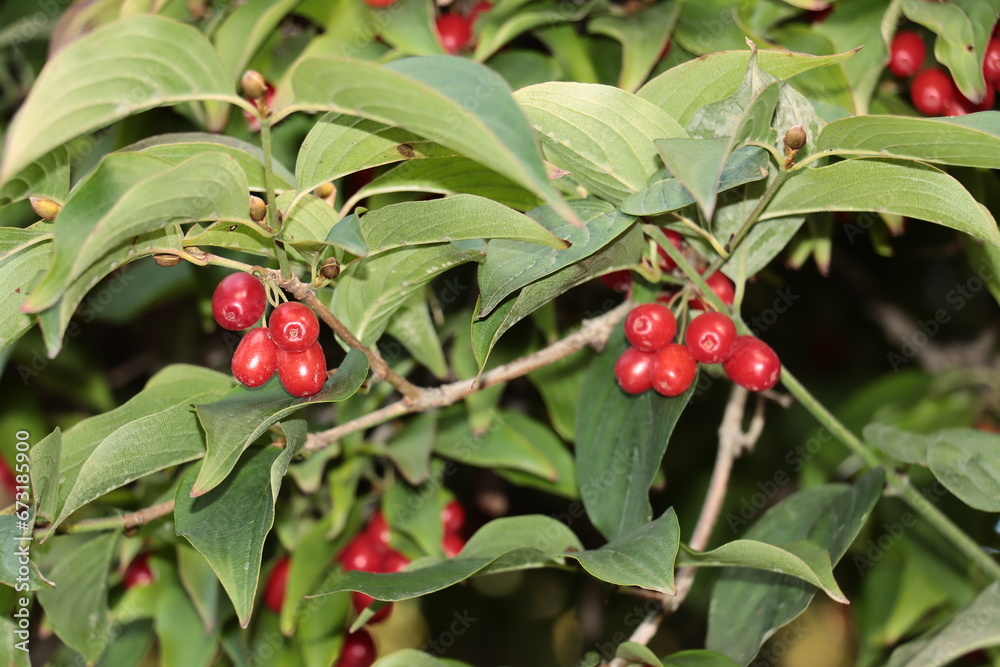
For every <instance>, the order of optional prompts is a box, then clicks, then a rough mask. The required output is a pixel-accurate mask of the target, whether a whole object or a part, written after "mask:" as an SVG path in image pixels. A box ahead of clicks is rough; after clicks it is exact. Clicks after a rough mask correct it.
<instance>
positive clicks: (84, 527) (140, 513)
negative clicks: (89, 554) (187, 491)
mask: <svg viewBox="0 0 1000 667" xmlns="http://www.w3.org/2000/svg"><path fill="white" fill-rule="evenodd" d="M173 511H174V501H173V499H171V500H167V501H164V502H162V503H160V504H159V505H153V506H152V507H146V508H143V509H141V510H136V511H135V512H129V513H128V514H120V515H118V516H109V517H103V518H100V519H84V520H83V521H77V522H76V523H68V524H66V525H64V526H62V528H61V532H64V533H93V532H98V531H102V530H111V529H117V528H124V529H125V530H128V529H129V528H138V527H139V526H142V525H145V524H147V523H149V522H150V521H152V520H153V519H159V518H160V517H161V516H166V515H168V514H170V513H171V512H173Z"/></svg>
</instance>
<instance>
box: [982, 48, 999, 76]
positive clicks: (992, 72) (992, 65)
mask: <svg viewBox="0 0 1000 667" xmlns="http://www.w3.org/2000/svg"><path fill="white" fill-rule="evenodd" d="M983 78H984V79H986V83H987V84H990V83H994V84H1000V39H997V38H996V37H994V38H993V39H991V40H990V42H989V44H987V45H986V56H985V57H984V58H983Z"/></svg>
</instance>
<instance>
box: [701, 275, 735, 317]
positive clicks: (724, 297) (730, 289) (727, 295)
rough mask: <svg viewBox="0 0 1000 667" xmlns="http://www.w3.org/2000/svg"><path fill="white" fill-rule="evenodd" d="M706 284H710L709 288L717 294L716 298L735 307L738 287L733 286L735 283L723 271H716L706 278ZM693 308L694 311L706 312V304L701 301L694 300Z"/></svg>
mask: <svg viewBox="0 0 1000 667" xmlns="http://www.w3.org/2000/svg"><path fill="white" fill-rule="evenodd" d="M705 282H706V283H708V287H709V288H710V289H711V290H712V291H713V292H715V296H717V297H719V300H720V301H722V303H724V304H725V305H727V306H731V305H733V299H734V298H735V297H736V286H735V285H733V281H732V280H730V279H729V278H727V277H726V274H724V273H723V272H722V271H716V272H715V273H713V274H712V275H710V276H709V277H707V278H705ZM691 308H692V309H694V310H706V306H705V303H704V302H703V301H702V300H701V299H692V300H691Z"/></svg>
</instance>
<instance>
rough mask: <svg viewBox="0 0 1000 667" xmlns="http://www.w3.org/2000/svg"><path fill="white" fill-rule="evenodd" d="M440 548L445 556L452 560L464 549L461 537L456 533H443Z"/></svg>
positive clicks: (463, 541)
mask: <svg viewBox="0 0 1000 667" xmlns="http://www.w3.org/2000/svg"><path fill="white" fill-rule="evenodd" d="M441 548H442V549H444V555H445V556H447V557H448V558H454V557H455V556H457V555H458V554H459V552H460V551H462V549H464V548H465V540H463V539H462V536H461V535H458V534H456V533H445V536H444V538H442V540H441Z"/></svg>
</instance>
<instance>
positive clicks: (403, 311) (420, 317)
mask: <svg viewBox="0 0 1000 667" xmlns="http://www.w3.org/2000/svg"><path fill="white" fill-rule="evenodd" d="M385 332H386V333H387V334H389V335H390V336H392V337H393V338H395V339H396V340H397V341H398V342H399V344H401V345H402V346H403V347H405V348H406V349H407V350H409V352H410V354H411V355H413V358H414V359H415V360H416V361H417V362H418V363H421V364H423V365H424V366H426V367H427V368H428V369H429V370H430V371H431V372H432V373H434V375H435V376H436V377H438V378H439V379H442V380H443V379H444V378H445V377H446V376H447V375H448V362H447V361H446V360H445V358H444V350H443V349H442V347H441V339H440V337H439V336H438V332H437V329H435V328H434V321H433V320H432V319H431V312H430V306H429V304H428V301H427V299H426V298H425V294H422V293H421V292H414V293H413V296H411V297H410V298H409V300H408V301H407V302H406V303H404V304H403V306H402V307H401V308H400V309H399V310H397V311H396V314H395V315H393V316H392V319H390V320H389V325H388V326H387V327H386V329H385ZM393 352H394V350H392V348H391V346H390V349H389V350H388V351H387V350H385V349H383V350H382V356H383V357H384V358H385V359H386V361H388V362H389V365H392V359H391V357H393V356H395V355H394V354H393Z"/></svg>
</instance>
